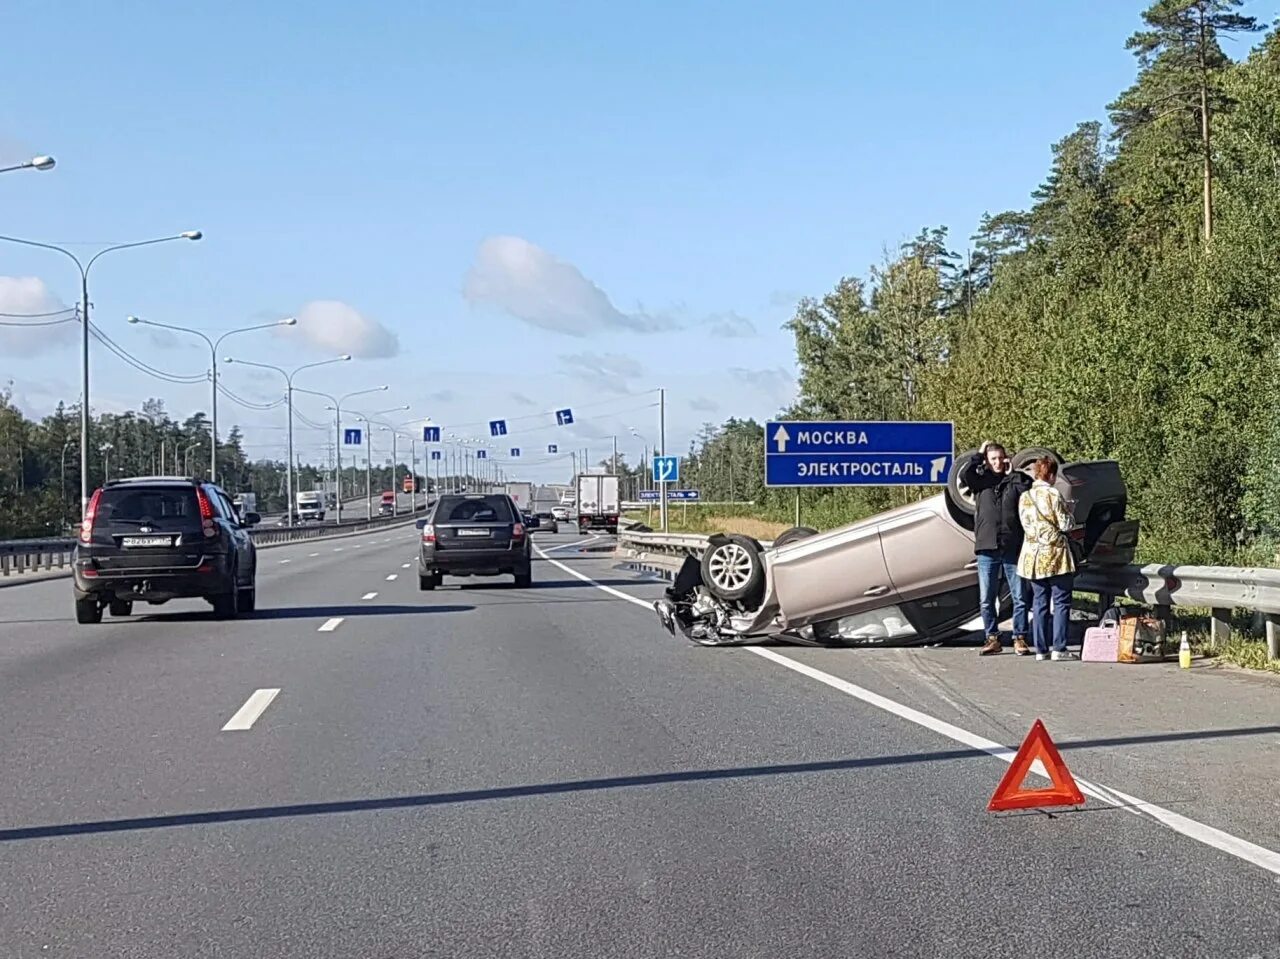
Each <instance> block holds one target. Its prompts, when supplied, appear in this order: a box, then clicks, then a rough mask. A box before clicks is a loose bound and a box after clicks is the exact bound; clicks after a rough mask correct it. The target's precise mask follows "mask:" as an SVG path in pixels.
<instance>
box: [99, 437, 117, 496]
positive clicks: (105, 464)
mask: <svg viewBox="0 0 1280 959" xmlns="http://www.w3.org/2000/svg"><path fill="white" fill-rule="evenodd" d="M113 449H115V447H114V446H112V445H111V444H110V443H103V444H102V445H101V446H99V447H98V452H99V453H101V454H102V485H103V486H105V485H106V484H107V483H109V482H111V451H112V450H113Z"/></svg>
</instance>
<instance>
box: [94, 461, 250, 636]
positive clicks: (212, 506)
mask: <svg viewBox="0 0 1280 959" xmlns="http://www.w3.org/2000/svg"><path fill="white" fill-rule="evenodd" d="M259 519H260V517H259V516H258V514H257V513H246V514H245V515H244V517H240V516H239V515H238V514H237V513H236V510H235V507H234V506H232V504H231V500H230V498H229V497H228V496H227V494H226V493H224V492H223V491H222V490H221V489H219V488H218V487H217V486H215V485H214V484H212V483H206V482H202V481H200V480H197V479H186V478H182V477H175V476H141V477H136V478H133V479H123V480H117V481H113V482H109V483H107V484H106V485H105V486H103V487H102V488H101V489H99V490H96V491H95V492H94V494H93V497H92V498H91V499H90V500H89V506H88V508H87V510H86V511H85V517H84V520H83V521H82V522H81V524H80V536H79V540H80V541H79V543H77V544H76V550H75V558H74V561H73V564H72V569H73V571H74V574H75V603H76V622H78V623H98V622H101V621H102V611H103V609H104V608H105V609H108V610H110V612H111V615H112V616H128V615H129V614H130V613H131V612H133V603H134V601H135V600H141V601H144V602H147V603H150V604H152V605H159V604H161V603H167V602H168V601H169V600H171V599H177V598H180V597H200V598H203V599H205V600H207V601H208V602H209V603H210V604H212V606H213V611H214V614H215V615H217V616H219V617H221V618H230V617H234V616H236V615H238V614H239V613H242V612H251V611H252V610H253V608H254V607H255V606H256V605H257V592H256V587H255V583H256V574H257V570H258V557H257V550H256V549H255V547H254V544H253V539H252V538H251V537H250V536H249V527H250V526H253V525H255V524H256V523H258V522H259Z"/></svg>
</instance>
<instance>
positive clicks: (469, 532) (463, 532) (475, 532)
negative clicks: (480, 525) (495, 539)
mask: <svg viewBox="0 0 1280 959" xmlns="http://www.w3.org/2000/svg"><path fill="white" fill-rule="evenodd" d="M458 535H459V536H488V535H489V531H488V530H487V529H460V530H458Z"/></svg>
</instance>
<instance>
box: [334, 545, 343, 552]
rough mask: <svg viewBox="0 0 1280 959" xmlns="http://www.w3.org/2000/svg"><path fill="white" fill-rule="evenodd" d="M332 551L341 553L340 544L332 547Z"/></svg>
mask: <svg viewBox="0 0 1280 959" xmlns="http://www.w3.org/2000/svg"><path fill="white" fill-rule="evenodd" d="M333 551H334V552H335V553H341V552H342V547H341V546H335V547H334V548H333Z"/></svg>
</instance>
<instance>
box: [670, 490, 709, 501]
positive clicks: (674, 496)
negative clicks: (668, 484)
mask: <svg viewBox="0 0 1280 959" xmlns="http://www.w3.org/2000/svg"><path fill="white" fill-rule="evenodd" d="M667 499H669V500H683V501H684V502H686V503H696V502H697V501H698V500H700V499H702V491H701V490H696V489H669V490H667Z"/></svg>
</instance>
